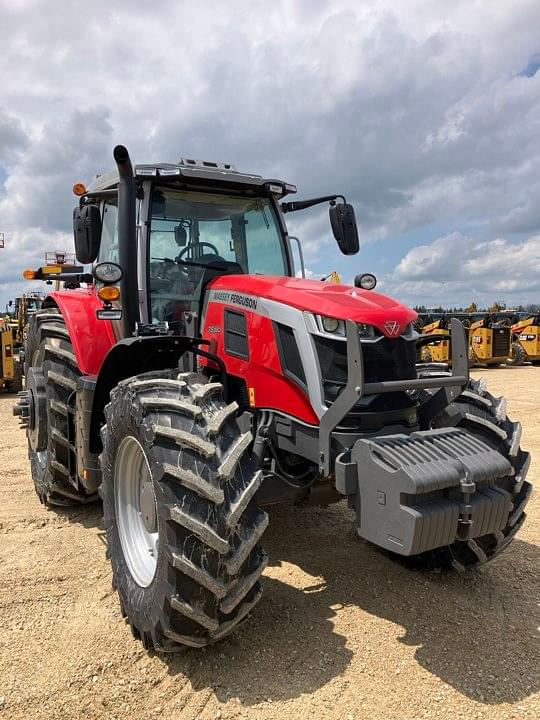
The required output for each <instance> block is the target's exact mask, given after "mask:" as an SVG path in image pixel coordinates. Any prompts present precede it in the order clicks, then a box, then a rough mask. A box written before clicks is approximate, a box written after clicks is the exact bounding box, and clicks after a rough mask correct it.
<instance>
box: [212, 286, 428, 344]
mask: <svg viewBox="0 0 540 720" xmlns="http://www.w3.org/2000/svg"><path fill="white" fill-rule="evenodd" d="M209 287H211V288H212V290H231V291H234V292H238V293H244V294H246V295H253V296H255V297H260V298H267V299H268V300H274V301H275V302H280V303H283V304H285V305H290V306H291V307H295V308H298V309H299V310H307V311H308V312H312V313H317V314H319V315H327V316H328V317H334V318H339V319H341V320H354V321H355V322H363V323H368V324H370V325H375V327H377V328H378V329H379V330H380V331H381V332H383V333H384V334H385V335H388V337H395V336H396V335H399V334H400V333H401V332H402V331H403V328H404V327H405V325H407V324H408V323H410V322H412V321H413V320H416V318H417V317H418V316H417V314H416V312H415V311H414V310H411V308H408V307H407V306H406V305H401V304H400V303H398V302H397V301H396V300H393V299H392V298H389V297H388V296H387V295H381V294H380V293H376V292H373V290H362V289H360V288H356V287H353V286H352V285H336V284H335V283H329V282H321V281H319V280H303V279H301V278H291V277H274V276H271V275H225V276H222V277H219V278H216V279H215V280H213V281H212V282H211V283H210V285H209ZM385 323H398V325H399V326H400V330H399V332H396V326H395V325H394V324H392V325H388V326H387V327H385Z"/></svg>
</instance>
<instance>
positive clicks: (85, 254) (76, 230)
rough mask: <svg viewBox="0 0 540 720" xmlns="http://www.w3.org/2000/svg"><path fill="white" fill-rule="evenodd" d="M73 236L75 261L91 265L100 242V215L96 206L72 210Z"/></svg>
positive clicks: (84, 206) (96, 254)
mask: <svg viewBox="0 0 540 720" xmlns="http://www.w3.org/2000/svg"><path fill="white" fill-rule="evenodd" d="M73 235H74V240H75V255H76V256H77V260H78V261H79V262H80V263H82V264H83V265H86V264H88V263H93V262H94V260H95V259H96V258H97V256H98V254H99V245H100V242H101V213H100V211H99V207H98V206H97V205H83V207H82V208H79V207H76V208H75V209H74V210H73Z"/></svg>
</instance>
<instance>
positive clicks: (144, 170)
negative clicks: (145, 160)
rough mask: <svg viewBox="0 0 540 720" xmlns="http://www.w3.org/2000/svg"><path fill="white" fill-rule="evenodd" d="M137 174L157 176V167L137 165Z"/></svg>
mask: <svg viewBox="0 0 540 720" xmlns="http://www.w3.org/2000/svg"><path fill="white" fill-rule="evenodd" d="M137 175H149V176H150V177H155V176H156V175H157V168H155V167H148V166H147V167H141V166H140V165H139V166H138V167H137Z"/></svg>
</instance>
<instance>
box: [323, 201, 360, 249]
mask: <svg viewBox="0 0 540 720" xmlns="http://www.w3.org/2000/svg"><path fill="white" fill-rule="evenodd" d="M328 214H329V216H330V225H331V226H332V232H333V233H334V237H335V238H336V241H337V244H338V246H339V249H340V250H341V252H342V253H343V254H344V255H355V254H356V253H357V252H358V250H359V248H360V242H359V240H358V228H357V226H356V217H355V215H354V208H353V206H352V205H349V203H337V204H336V205H332V206H330V210H329V213H328Z"/></svg>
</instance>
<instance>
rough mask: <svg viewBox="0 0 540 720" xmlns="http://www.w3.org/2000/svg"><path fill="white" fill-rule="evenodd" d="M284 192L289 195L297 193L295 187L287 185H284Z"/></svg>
mask: <svg viewBox="0 0 540 720" xmlns="http://www.w3.org/2000/svg"><path fill="white" fill-rule="evenodd" d="M285 190H286V191H287V192H289V193H295V192H297V188H296V185H290V184H289V183H285Z"/></svg>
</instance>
